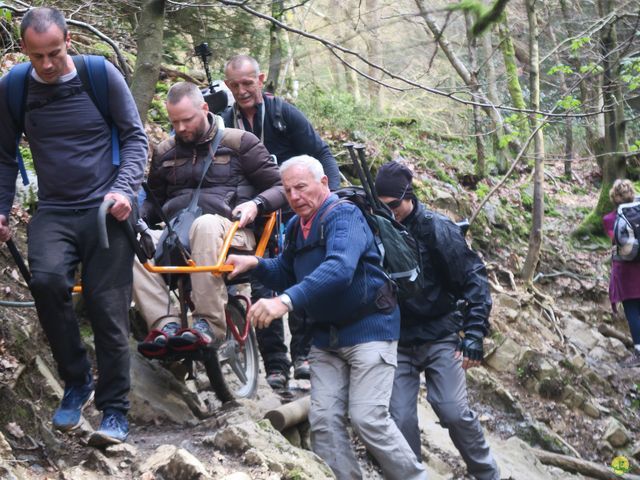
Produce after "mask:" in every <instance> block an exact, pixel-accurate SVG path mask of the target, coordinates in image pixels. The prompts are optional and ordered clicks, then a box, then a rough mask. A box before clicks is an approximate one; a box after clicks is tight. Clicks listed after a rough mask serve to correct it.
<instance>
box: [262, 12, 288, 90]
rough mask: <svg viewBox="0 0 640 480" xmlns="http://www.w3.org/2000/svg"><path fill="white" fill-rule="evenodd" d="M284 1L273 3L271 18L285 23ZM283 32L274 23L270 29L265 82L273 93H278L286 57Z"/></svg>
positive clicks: (266, 86)
mask: <svg viewBox="0 0 640 480" xmlns="http://www.w3.org/2000/svg"><path fill="white" fill-rule="evenodd" d="M283 14H284V0H273V1H272V2H271V16H272V17H273V18H275V19H276V20H278V21H283V18H282V17H283ZM281 36H282V31H281V28H280V27H278V26H276V25H275V24H274V23H272V24H271V26H270V27H269V75H268V76H267V80H266V82H265V89H266V90H268V91H269V92H271V93H274V92H275V91H276V88H277V87H278V83H279V81H280V70H281V68H282V61H283V58H284V55H283V54H282V42H281Z"/></svg>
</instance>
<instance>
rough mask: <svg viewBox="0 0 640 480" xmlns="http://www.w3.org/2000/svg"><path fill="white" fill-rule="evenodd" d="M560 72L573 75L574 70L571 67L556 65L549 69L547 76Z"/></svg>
mask: <svg viewBox="0 0 640 480" xmlns="http://www.w3.org/2000/svg"><path fill="white" fill-rule="evenodd" d="M558 72H562V73H564V74H565V75H571V74H572V73H573V69H572V68H571V67H570V66H569V65H556V66H554V67H551V68H550V69H549V71H548V72H547V75H554V74H556V73H558Z"/></svg>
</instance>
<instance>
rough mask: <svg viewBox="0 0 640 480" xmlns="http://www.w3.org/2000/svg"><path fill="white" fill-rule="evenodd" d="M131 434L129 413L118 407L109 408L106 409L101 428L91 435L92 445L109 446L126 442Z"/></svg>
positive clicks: (90, 441)
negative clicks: (128, 419) (117, 408)
mask: <svg viewBox="0 0 640 480" xmlns="http://www.w3.org/2000/svg"><path fill="white" fill-rule="evenodd" d="M128 436H129V422H128V421H127V415H126V414H125V413H124V412H122V411H120V410H116V409H112V408H108V409H107V410H105V411H104V415H103V416H102V422H101V423H100V428H99V429H98V430H96V431H95V432H93V434H92V435H91V437H89V445H91V446H92V447H107V446H109V445H116V444H118V443H122V442H124V441H125V440H126V439H127V437H128Z"/></svg>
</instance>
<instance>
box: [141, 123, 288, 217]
mask: <svg viewBox="0 0 640 480" xmlns="http://www.w3.org/2000/svg"><path fill="white" fill-rule="evenodd" d="M215 119H217V117H215V116H213V115H211V114H209V122H210V123H211V128H210V129H209V131H208V132H207V133H206V134H205V135H204V136H203V138H202V139H201V140H200V141H199V142H198V143H197V144H196V145H195V146H193V145H189V146H188V145H185V144H183V143H182V142H180V140H176V137H175V136H174V137H171V138H170V139H168V140H165V141H163V142H161V143H160V144H159V145H158V146H157V147H156V149H155V152H154V154H153V159H152V161H151V170H150V172H149V178H148V184H149V188H150V189H151V192H152V193H153V194H154V196H155V197H156V198H157V199H158V201H159V202H160V204H161V205H162V210H163V212H164V214H165V216H166V217H167V218H169V219H171V218H173V217H174V216H175V215H176V214H177V213H178V212H179V211H180V210H181V209H183V208H184V207H186V206H187V205H188V204H189V202H190V201H191V195H192V193H193V192H194V190H195V189H196V187H197V186H198V182H199V181H200V178H201V177H202V169H203V168H204V163H205V162H206V160H207V156H208V155H209V145H210V144H211V142H212V141H213V138H214V137H215V134H216V132H217V130H218V126H217V124H216V121H215ZM257 197H259V199H260V200H261V202H262V204H263V209H264V211H265V212H270V211H273V210H277V209H278V208H280V207H282V206H284V205H285V204H286V198H285V195H284V188H283V187H282V182H281V180H280V172H279V171H278V167H277V165H276V164H275V163H273V162H272V161H271V159H270V157H269V152H268V151H267V149H266V148H265V147H264V145H263V144H262V143H260V140H258V138H257V137H256V136H255V135H253V134H252V133H249V132H245V131H243V130H238V129H235V128H225V129H224V131H223V136H222V140H221V142H220V145H219V146H218V149H217V151H216V155H215V158H214V159H213V162H212V163H211V165H210V166H209V170H208V171H207V174H206V175H205V177H204V180H203V182H202V187H201V189H200V198H199V199H198V205H199V206H200V207H201V208H202V211H203V213H211V214H218V215H222V216H223V217H226V218H228V219H231V211H232V210H233V209H234V208H235V206H236V205H239V204H240V203H243V202H246V201H249V200H253V199H255V198H257ZM141 215H142V216H143V217H145V218H146V219H147V221H148V223H150V224H153V223H156V222H157V221H159V220H160V219H159V217H158V215H155V214H154V209H153V204H152V202H150V200H149V199H148V198H147V199H146V200H145V202H144V204H143V206H142V211H141Z"/></svg>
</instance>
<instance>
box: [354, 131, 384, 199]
mask: <svg viewBox="0 0 640 480" xmlns="http://www.w3.org/2000/svg"><path fill="white" fill-rule="evenodd" d="M354 148H355V150H356V152H358V158H359V159H360V163H361V164H362V170H363V171H364V174H365V177H366V178H367V183H368V184H369V190H370V191H371V197H372V198H373V205H374V206H375V207H377V208H382V202H381V201H380V199H379V198H378V192H376V184H375V182H374V181H373V177H372V176H371V170H369V166H368V165H367V158H366V154H365V151H364V145H363V144H361V143H359V144H358V145H354Z"/></svg>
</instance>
